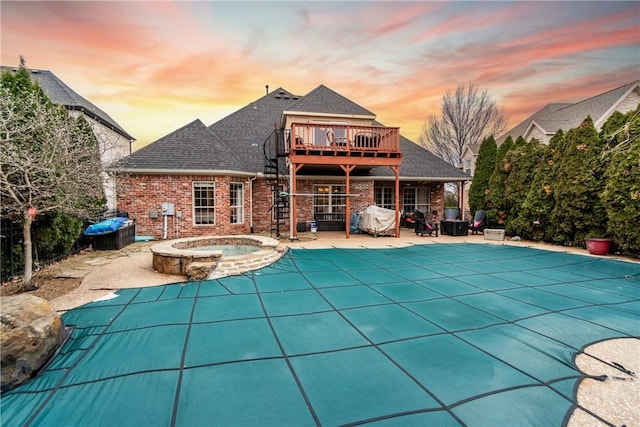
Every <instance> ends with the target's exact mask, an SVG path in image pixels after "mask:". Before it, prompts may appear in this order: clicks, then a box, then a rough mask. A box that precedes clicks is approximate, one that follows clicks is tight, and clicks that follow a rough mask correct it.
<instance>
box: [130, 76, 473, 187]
mask: <svg viewBox="0 0 640 427" xmlns="http://www.w3.org/2000/svg"><path fill="white" fill-rule="evenodd" d="M312 95H313V96H312ZM307 96H309V97H310V100H307ZM303 100H305V102H302V101H303ZM321 100H327V102H328V103H329V104H331V105H334V106H336V108H338V111H339V112H340V113H341V114H350V115H354V114H358V115H373V113H371V112H370V111H368V110H366V109H364V108H362V107H360V106H359V105H357V104H356V103H354V102H352V101H349V100H348V99H347V98H344V97H343V96H341V95H338V94H336V93H335V92H333V91H332V90H331V89H328V88H326V87H325V86H319V87H318V88H316V89H314V90H313V91H312V92H310V93H309V95H305V96H304V97H301V96H297V95H294V94H292V93H291V92H289V91H287V90H285V89H283V88H278V89H276V90H274V91H272V92H270V93H267V94H266V95H264V96H263V97H261V98H259V99H257V100H255V101H253V102H251V103H249V104H248V105H247V106H245V107H243V108H241V109H239V110H237V111H235V112H233V113H231V114H229V115H228V116H226V117H225V118H223V119H221V120H219V121H217V122H215V123H213V124H212V125H210V126H209V127H206V126H204V124H203V123H202V122H201V121H200V120H195V121H194V122H191V123H189V124H188V125H186V126H184V127H182V128H180V129H178V130H176V131H174V132H172V133H171V134H169V135H167V136H165V137H163V138H161V139H159V140H157V141H155V142H153V143H151V144H149V145H147V146H145V147H143V148H141V149H139V150H137V151H135V152H133V153H132V154H130V155H129V156H128V157H126V158H125V159H124V160H123V161H122V162H120V163H119V165H118V166H119V167H121V168H123V169H124V170H125V171H129V172H139V173H170V172H171V171H179V172H182V173H186V172H187V171H191V172H194V173H196V172H203V173H208V174H211V173H214V172H215V173H218V172H220V171H224V172H228V173H234V174H251V175H255V174H257V173H261V172H262V171H263V170H264V159H265V157H264V151H263V150H264V148H263V146H264V142H265V140H266V139H267V138H268V137H269V135H270V134H271V132H272V131H273V130H274V128H275V127H276V126H280V123H281V121H282V117H283V114H284V112H289V111H300V109H304V110H305V111H306V112H308V113H312V112H316V111H315V109H316V108H317V109H321V110H323V111H324V112H326V113H327V114H329V112H330V109H327V108H326V107H321V106H320V104H319V103H320V101H321ZM316 105H317V107H315V106H316ZM332 115H333V116H335V114H332ZM375 124H376V125H381V124H380V123H378V122H375ZM400 149H401V150H402V152H403V153H404V157H403V161H402V166H401V168H400V172H401V176H402V177H403V178H416V179H423V180H436V181H447V180H457V181H459V180H464V179H470V177H469V176H468V175H467V174H465V173H464V172H462V171H460V170H459V169H457V168H455V167H453V166H451V165H450V164H448V163H446V162H445V161H444V160H442V159H440V158H439V157H436V156H435V155H433V154H431V153H430V152H429V151H427V150H426V149H424V148H423V147H421V146H419V145H416V144H414V143H413V142H411V141H410V140H408V139H406V138H404V137H402V136H401V137H400ZM371 176H375V177H386V176H393V173H392V172H391V170H390V168H388V167H378V168H374V169H373V170H372V172H371Z"/></svg>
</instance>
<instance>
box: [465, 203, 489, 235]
mask: <svg viewBox="0 0 640 427" xmlns="http://www.w3.org/2000/svg"><path fill="white" fill-rule="evenodd" d="M486 226H487V212H486V211H484V210H482V209H480V210H477V211H476V213H475V214H474V215H473V221H471V222H470V223H469V230H471V231H472V234H478V231H479V232H481V233H482V234H484V228H485V227H486Z"/></svg>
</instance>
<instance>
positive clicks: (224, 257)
mask: <svg viewBox="0 0 640 427" xmlns="http://www.w3.org/2000/svg"><path fill="white" fill-rule="evenodd" d="M278 244H279V242H278V241H277V240H275V239H272V238H270V237H263V236H246V235H243V236H209V237H188V238H184V239H176V240H168V241H165V242H162V243H158V244H155V245H153V246H152V247H151V252H152V253H153V269H154V270H156V271H158V272H160V273H166V274H175V275H183V276H190V277H191V274H190V272H189V270H190V268H189V267H190V266H191V267H192V268H194V267H195V266H198V267H200V268H201V269H208V271H209V272H210V273H212V272H213V271H214V270H216V269H217V268H218V266H220V265H221V264H224V265H225V269H226V270H228V271H233V270H234V269H233V268H230V267H238V268H236V269H235V270H238V272H244V271H248V270H253V269H256V268H260V267H263V266H264V265H267V264H269V263H271V262H273V261H274V260H275V259H277V258H279V256H277V255H278V252H277V251H276V248H277V246H278ZM261 260H264V262H261ZM194 263H197V264H194ZM192 264H193V265H192ZM220 275H223V274H220ZM220 275H218V276H220Z"/></svg>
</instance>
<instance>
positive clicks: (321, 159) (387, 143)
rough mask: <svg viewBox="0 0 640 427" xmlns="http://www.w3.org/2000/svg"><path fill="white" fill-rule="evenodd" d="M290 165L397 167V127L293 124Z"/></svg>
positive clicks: (398, 129)
mask: <svg viewBox="0 0 640 427" xmlns="http://www.w3.org/2000/svg"><path fill="white" fill-rule="evenodd" d="M286 144H287V147H286V150H287V151H288V152H289V157H290V158H291V161H292V162H293V163H299V164H300V163H301V164H307V165H340V164H353V165H367V166H384V165H389V166H391V165H399V164H400V162H401V160H402V153H401V152H400V128H394V127H384V126H346V125H333V124H332V125H327V124H313V123H293V124H292V125H291V134H290V137H289V138H288V139H287V141H286Z"/></svg>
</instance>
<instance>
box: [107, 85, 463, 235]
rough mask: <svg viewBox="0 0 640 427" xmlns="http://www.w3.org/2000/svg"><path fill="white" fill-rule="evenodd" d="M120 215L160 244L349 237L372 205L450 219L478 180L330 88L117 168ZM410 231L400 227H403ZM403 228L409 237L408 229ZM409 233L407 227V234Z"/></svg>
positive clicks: (268, 105)
mask: <svg viewBox="0 0 640 427" xmlns="http://www.w3.org/2000/svg"><path fill="white" fill-rule="evenodd" d="M115 171H116V172H117V174H118V192H117V194H118V195H117V202H118V203H117V207H118V209H119V210H121V211H126V212H128V213H129V217H130V218H133V219H135V220H136V224H137V233H138V234H140V235H150V236H154V237H156V238H177V237H190V236H201V235H234V234H247V233H252V232H268V231H270V230H272V231H276V233H280V232H289V233H290V236H292V237H293V238H295V237H296V235H297V233H298V232H299V231H302V230H304V229H306V226H307V225H308V223H309V222H311V221H316V222H317V224H318V228H319V230H320V231H322V230H328V229H334V230H345V233H346V234H347V237H348V235H349V232H350V230H349V219H350V218H351V214H352V213H353V212H358V211H362V210H364V209H365V208H366V207H368V206H370V205H374V204H375V205H378V206H380V207H384V208H388V209H394V210H396V215H397V217H398V218H399V216H400V214H401V212H402V211H407V212H408V211H413V210H414V209H418V210H420V211H423V212H431V211H433V210H436V211H437V212H438V214H439V216H442V213H443V209H444V183H445V182H464V181H466V180H468V179H469V176H468V175H467V174H465V173H464V172H462V171H460V170H458V169H457V168H455V167H453V166H451V165H449V164H448V163H446V162H444V161H443V160H442V159H440V158H438V157H436V156H434V155H433V154H431V153H430V152H428V151H427V150H425V149H424V148H422V147H420V146H418V145H416V144H414V143H413V142H411V141H409V140H408V139H406V138H404V137H402V136H401V135H400V130H399V128H397V127H387V126H383V125H382V124H380V123H378V122H377V121H376V116H375V114H374V113H372V112H370V111H369V110H367V109H366V108H364V107H362V106H360V105H358V104H356V103H355V102H353V101H351V100H349V99H347V98H345V97H344V96H342V95H340V94H338V93H336V92H334V91H333V90H331V89H329V88H327V87H325V86H323V85H321V86H319V87H317V88H316V89H314V90H312V91H311V92H309V93H308V94H307V95H304V96H297V95H294V94H292V93H290V92H288V91H286V90H285V89H282V88H279V89H277V90H275V91H272V92H269V91H268V90H267V93H266V94H265V95H264V96H263V97H261V98H259V99H257V100H256V101H253V102H251V103H249V104H248V105H247V106H245V107H243V108H241V109H240V110H238V111H235V112H234V113H232V114H230V115H229V116H227V117H225V118H223V119H222V120H220V121H218V122H216V123H214V124H212V125H210V126H206V125H205V124H204V123H202V122H201V121H200V120H194V121H193V122H191V123H189V124H187V125H185V126H184V127H182V128H180V129H178V130H176V131H174V132H172V133H170V134H168V135H166V136H165V137H163V138H160V139H159V140H157V141H155V142H153V143H151V144H149V145H147V146H145V147H143V148H141V149H139V150H138V151H135V152H134V153H132V154H130V155H129V156H127V157H126V158H124V159H123V160H122V161H121V162H119V163H118V165H117V168H116V169H115ZM396 223H398V224H399V221H396ZM398 227H399V226H398ZM398 232H399V228H396V235H398Z"/></svg>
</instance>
